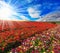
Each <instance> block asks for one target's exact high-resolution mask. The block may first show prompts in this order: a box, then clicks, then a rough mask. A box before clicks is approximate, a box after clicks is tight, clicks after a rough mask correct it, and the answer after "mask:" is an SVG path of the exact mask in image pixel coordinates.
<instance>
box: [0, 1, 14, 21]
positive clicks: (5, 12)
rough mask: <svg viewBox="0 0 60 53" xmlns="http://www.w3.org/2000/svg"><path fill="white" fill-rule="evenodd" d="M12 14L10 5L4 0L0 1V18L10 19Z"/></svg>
mask: <svg viewBox="0 0 60 53" xmlns="http://www.w3.org/2000/svg"><path fill="white" fill-rule="evenodd" d="M13 15H14V11H13V10H12V8H11V6H9V5H8V4H6V3H5V2H2V1H0V20H12V18H11V16H13Z"/></svg>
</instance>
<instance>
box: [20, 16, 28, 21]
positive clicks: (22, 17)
mask: <svg viewBox="0 0 60 53" xmlns="http://www.w3.org/2000/svg"><path fill="white" fill-rule="evenodd" d="M20 18H21V19H22V20H24V21H28V20H29V18H27V17H26V16H23V15H21V16H20Z"/></svg>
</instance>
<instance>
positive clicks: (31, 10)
mask: <svg viewBox="0 0 60 53" xmlns="http://www.w3.org/2000/svg"><path fill="white" fill-rule="evenodd" d="M27 11H28V13H29V15H30V16H31V17H32V18H39V17H40V13H41V11H39V10H37V9H35V8H33V7H29V8H28V9H27Z"/></svg>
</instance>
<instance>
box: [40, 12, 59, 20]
mask: <svg viewBox="0 0 60 53" xmlns="http://www.w3.org/2000/svg"><path fill="white" fill-rule="evenodd" d="M41 21H60V11H55V12H51V13H49V14H47V15H45V16H43V18H42V19H41Z"/></svg>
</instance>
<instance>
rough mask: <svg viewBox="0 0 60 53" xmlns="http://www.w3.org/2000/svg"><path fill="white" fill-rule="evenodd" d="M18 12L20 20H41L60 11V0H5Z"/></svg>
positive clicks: (17, 17) (16, 16) (16, 15)
mask: <svg viewBox="0 0 60 53" xmlns="http://www.w3.org/2000/svg"><path fill="white" fill-rule="evenodd" d="M3 1H4V2H6V3H7V4H9V5H10V6H11V7H12V8H13V10H14V11H15V12H16V14H14V15H13V16H12V17H15V18H16V19H18V20H28V21H40V20H41V19H42V18H44V17H46V16H47V15H49V14H50V15H52V13H53V12H60V0H3Z"/></svg>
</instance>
